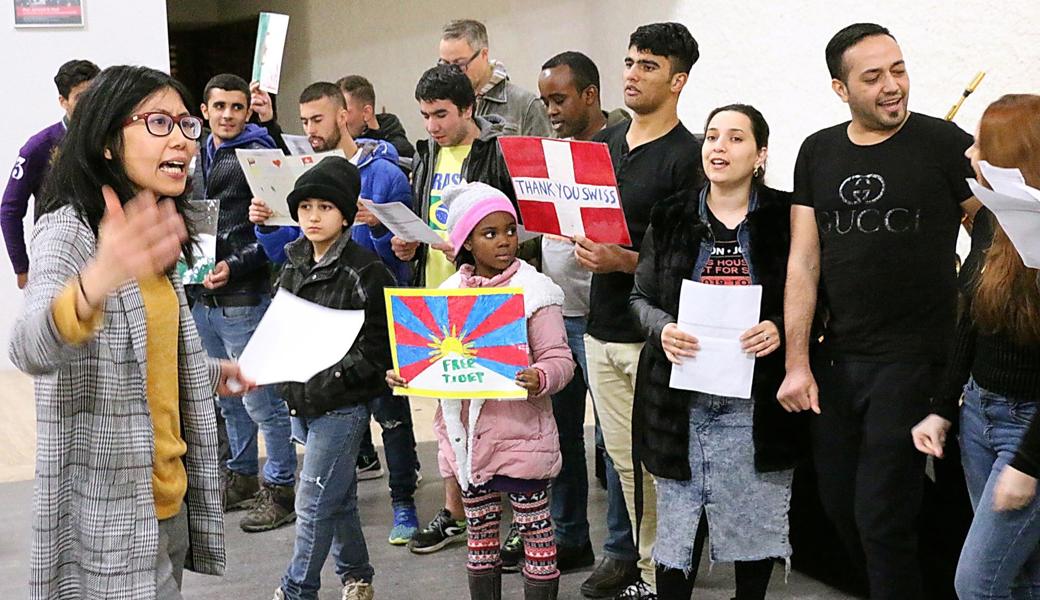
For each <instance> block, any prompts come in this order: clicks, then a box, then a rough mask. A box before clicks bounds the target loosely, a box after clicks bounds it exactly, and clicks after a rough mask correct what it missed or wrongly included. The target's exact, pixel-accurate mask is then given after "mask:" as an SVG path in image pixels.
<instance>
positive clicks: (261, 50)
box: [253, 12, 289, 94]
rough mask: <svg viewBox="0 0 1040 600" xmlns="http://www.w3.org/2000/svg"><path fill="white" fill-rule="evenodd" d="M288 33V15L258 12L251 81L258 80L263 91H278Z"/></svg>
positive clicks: (272, 92) (275, 92)
mask: <svg viewBox="0 0 1040 600" xmlns="http://www.w3.org/2000/svg"><path fill="white" fill-rule="evenodd" d="M288 33H289V15H282V14H278V13H268V12H262V13H260V21H259V24H258V25H257V29H256V50H254V52H253V81H259V82H260V89H262V90H264V91H265V92H269V93H271V94H277V93H278V82H279V80H280V79H281V78H282V55H283V54H284V53H285V38H286V36H287V35H288Z"/></svg>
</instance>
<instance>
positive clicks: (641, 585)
mask: <svg viewBox="0 0 1040 600" xmlns="http://www.w3.org/2000/svg"><path fill="white" fill-rule="evenodd" d="M614 600H657V593H656V592H654V591H653V590H651V589H650V585H649V584H648V583H647V582H645V581H643V580H642V579H640V580H639V581H637V582H635V583H633V584H632V585H630V586H628V587H627V588H625V589H623V590H621V593H620V594H618V595H617V596H614Z"/></svg>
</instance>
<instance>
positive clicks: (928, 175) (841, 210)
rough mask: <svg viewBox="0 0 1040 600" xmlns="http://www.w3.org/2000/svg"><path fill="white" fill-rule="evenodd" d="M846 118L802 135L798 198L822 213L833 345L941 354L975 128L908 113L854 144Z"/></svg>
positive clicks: (857, 356) (904, 355)
mask: <svg viewBox="0 0 1040 600" xmlns="http://www.w3.org/2000/svg"><path fill="white" fill-rule="evenodd" d="M848 125H849V124H848V123H847V122H846V123H842V124H841V125H835V126H834V127H829V128H827V129H823V130H821V131H818V132H816V133H814V134H813V135H811V136H809V137H808V138H807V139H806V140H805V142H803V143H802V148H801V150H800V151H799V153H798V160H797V162H796V164H795V176H794V203H795V204H801V205H803V206H810V207H812V208H813V209H814V210H815V212H816V223H817V227H818V231H819V234H820V252H821V259H820V260H821V262H820V267H821V271H820V282H821V288H820V292H821V296H820V301H821V302H823V304H824V306H825V307H826V309H827V317H826V323H825V331H824V348H825V350H826V352H827V354H828V356H830V357H832V358H841V359H845V360H867V361H885V362H887V361H910V362H942V361H943V360H945V357H946V353H947V348H948V342H949V340H950V338H951V335H952V332H953V324H954V311H955V307H956V289H957V288H956V260H957V259H956V252H955V247H956V243H957V233H958V227H959V224H960V217H961V208H960V203H961V202H963V201H965V200H967V199H968V198H970V197H971V190H970V188H969V187H968V184H967V183H966V181H965V178H968V177H974V173H973V171H972V169H971V165H970V163H969V162H968V159H967V158H965V157H964V151H965V150H966V149H967V148H968V146H970V145H971V143H972V137H971V136H970V135H968V134H967V133H965V132H964V131H963V130H961V129H960V128H958V127H957V126H956V125H954V124H952V123H949V122H947V121H942V120H940V119H936V118H933V117H929V116H925V115H920V114H917V113H911V115H910V117H909V118H908V119H907V122H906V123H905V124H904V125H903V127H902V129H900V130H899V131H898V132H897V133H896V134H895V135H893V136H892V137H890V138H888V139H887V140H885V141H884V142H881V143H879V144H875V145H872V146H857V145H855V144H853V143H852V142H851V141H850V140H849V137H848V133H847V128H848Z"/></svg>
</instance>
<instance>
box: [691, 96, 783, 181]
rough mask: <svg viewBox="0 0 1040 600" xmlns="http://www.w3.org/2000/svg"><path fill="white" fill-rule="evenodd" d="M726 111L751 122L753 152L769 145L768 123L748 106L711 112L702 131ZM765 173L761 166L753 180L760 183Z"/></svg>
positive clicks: (730, 106)
mask: <svg viewBox="0 0 1040 600" xmlns="http://www.w3.org/2000/svg"><path fill="white" fill-rule="evenodd" d="M727 110H731V111H733V112H738V113H740V114H742V115H744V116H745V117H747V118H748V120H749V121H751V136H752V137H754V138H755V150H761V149H762V148H765V147H766V146H768V145H769V123H767V122H766V118H765V117H764V116H762V113H761V112H759V110H758V109H757V108H755V107H754V106H751V105H750V104H727V105H726V106H720V107H718V108H716V109H714V110H712V111H711V112H710V113H708V118H707V119H705V120H704V130H705V131H707V130H708V124H710V123H711V120H712V119H714V118H715V115H717V114H719V113H720V112H725V111H727ZM765 171H766V168H765V166H764V165H763V166H762V170H761V171H760V172H759V175H758V176H757V177H756V178H755V179H756V180H758V181H761V180H762V178H763V177H764V176H765Z"/></svg>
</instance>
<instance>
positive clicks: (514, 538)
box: [501, 523, 524, 573]
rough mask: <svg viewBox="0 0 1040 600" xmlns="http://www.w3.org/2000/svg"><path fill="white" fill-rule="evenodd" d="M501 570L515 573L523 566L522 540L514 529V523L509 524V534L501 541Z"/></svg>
mask: <svg viewBox="0 0 1040 600" xmlns="http://www.w3.org/2000/svg"><path fill="white" fill-rule="evenodd" d="M501 556H502V572H503V573H517V572H519V571H520V569H522V568H523V566H524V540H523V538H521V537H520V532H519V531H517V529H516V523H513V524H511V525H510V526H509V535H507V536H506V540H505V541H504V542H503V543H502V551H501Z"/></svg>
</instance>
